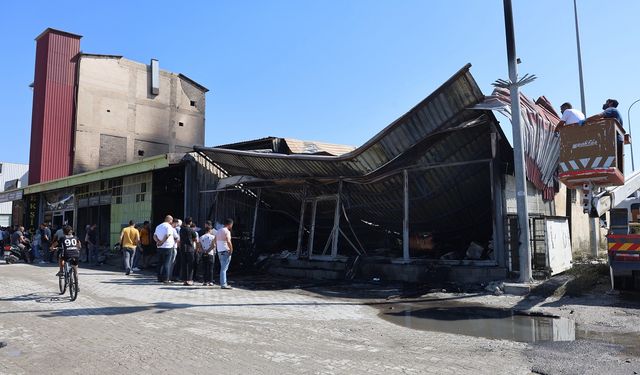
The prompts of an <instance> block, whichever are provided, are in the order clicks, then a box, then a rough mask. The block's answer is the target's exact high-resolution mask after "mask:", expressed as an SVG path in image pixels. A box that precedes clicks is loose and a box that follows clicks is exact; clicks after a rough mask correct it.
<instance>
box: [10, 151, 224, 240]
mask: <svg viewBox="0 0 640 375" xmlns="http://www.w3.org/2000/svg"><path fill="white" fill-rule="evenodd" d="M219 173H220V172H219V171H218V170H217V169H215V167H214V166H213V165H212V164H211V162H210V161H208V160H206V159H205V158H203V157H202V156H200V155H198V154H196V153H193V152H192V153H170V154H162V155H156V156H152V157H148V158H144V159H142V160H137V161H134V162H131V163H126V164H120V165H116V166H110V167H105V168H101V169H99V170H95V171H89V172H84V173H80V174H75V175H73V176H69V177H65V178H61V179H56V180H51V181H47V182H41V183H38V184H32V185H29V186H25V187H22V188H20V189H15V190H13V191H14V192H19V196H20V197H17V198H15V202H14V207H15V208H16V210H17V211H20V212H22V213H23V215H22V216H21V217H20V218H19V223H20V224H22V225H24V226H25V227H26V228H32V227H33V228H36V227H37V226H38V225H39V224H40V223H42V222H48V223H51V224H52V226H53V227H54V228H59V227H60V226H62V225H64V224H68V225H71V226H72V227H73V228H74V229H75V230H76V232H77V233H78V236H80V238H84V235H85V227H86V225H88V224H97V226H98V233H99V236H98V241H99V244H100V245H101V246H104V247H111V246H113V245H114V244H115V243H117V242H118V240H119V235H120V231H121V230H122V228H123V227H125V226H127V225H128V222H129V220H134V221H135V222H136V223H138V224H141V223H142V222H144V221H145V220H149V221H150V222H151V223H153V225H156V224H158V223H161V222H162V221H163V220H164V216H165V215H167V214H171V215H173V216H175V217H176V218H184V217H185V216H186V215H189V216H192V217H193V218H194V220H196V222H197V223H203V222H204V221H205V220H206V219H207V218H208V217H209V213H210V211H211V204H212V199H213V198H214V197H213V196H211V195H203V194H199V191H201V190H210V189H214V188H215V186H216V182H217V180H218V178H219ZM0 199H1V197H0ZM9 204H10V203H9Z"/></svg>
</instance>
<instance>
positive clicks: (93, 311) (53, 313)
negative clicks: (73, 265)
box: [0, 295, 472, 318]
mask: <svg viewBox="0 0 640 375" xmlns="http://www.w3.org/2000/svg"><path fill="white" fill-rule="evenodd" d="M28 296H29V295H25V296H17V297H13V298H17V299H3V300H24V301H29V300H32V301H36V302H38V300H37V299H36V298H31V297H28ZM469 297H472V296H460V297H453V298H423V299H413V300H396V301H371V302H358V301H353V302H349V301H344V302H264V303H217V304H191V303H171V302H156V303H152V304H149V305H144V306H107V307H89V308H71V309H60V310H21V311H0V315H6V314H20V313H40V314H41V315H39V316H40V317H43V318H53V317H60V316H113V315H127V314H134V313H138V312H142V311H150V310H151V311H154V312H155V313H158V314H161V313H165V312H168V311H173V310H182V309H191V308H203V307H205V308H225V307H274V306H276V307H287V306H309V307H314V308H323V307H326V308H331V307H335V306H372V307H379V306H385V305H395V304H406V303H407V302H412V303H419V302H436V301H452V300H458V299H462V298H469ZM20 298H23V299H20ZM44 298H58V297H53V296H50V297H44ZM52 302H53V301H52ZM66 302H68V300H67V301H66Z"/></svg>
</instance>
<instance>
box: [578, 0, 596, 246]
mask: <svg viewBox="0 0 640 375" xmlns="http://www.w3.org/2000/svg"><path fill="white" fill-rule="evenodd" d="M573 16H574V19H575V24H576V48H577V50H578V78H579V80H580V109H581V110H582V113H584V115H585V116H586V115H587V105H586V104H585V99H584V80H583V77H582V51H581V50H580V27H579V26H578V3H577V0H573ZM589 231H590V232H591V236H590V244H589V245H590V247H591V256H593V257H594V258H597V257H598V248H599V247H600V219H599V218H589Z"/></svg>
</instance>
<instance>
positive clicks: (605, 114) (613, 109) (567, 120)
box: [556, 99, 622, 130]
mask: <svg viewBox="0 0 640 375" xmlns="http://www.w3.org/2000/svg"><path fill="white" fill-rule="evenodd" d="M560 112H561V113H562V117H561V118H560V122H558V125H557V126H556V130H560V129H562V128H563V127H565V126H568V125H582V124H584V123H585V122H587V121H591V120H598V119H602V118H615V119H616V120H618V122H619V123H620V126H622V116H621V115H620V111H618V101H617V100H615V99H607V100H606V101H605V103H604V104H603V105H602V112H600V113H598V114H596V115H593V116H591V117H589V118H586V117H585V115H584V113H582V112H580V111H579V110H577V109H575V108H573V106H572V105H571V103H568V102H567V103H563V104H562V105H561V106H560Z"/></svg>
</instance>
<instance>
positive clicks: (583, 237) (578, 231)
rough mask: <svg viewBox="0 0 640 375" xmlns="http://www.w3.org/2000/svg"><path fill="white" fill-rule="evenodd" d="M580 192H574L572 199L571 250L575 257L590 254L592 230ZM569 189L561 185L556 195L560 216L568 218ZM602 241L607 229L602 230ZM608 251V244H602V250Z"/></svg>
mask: <svg viewBox="0 0 640 375" xmlns="http://www.w3.org/2000/svg"><path fill="white" fill-rule="evenodd" d="M580 194H581V192H580V190H577V191H573V192H572V196H571V197H572V199H571V201H572V202H571V250H572V252H573V255H574V257H575V256H576V255H588V254H590V249H589V242H590V233H591V232H590V229H589V215H587V214H585V213H584V212H582V200H581V197H580ZM566 202H567V187H566V186H565V185H564V184H560V192H558V194H556V198H555V204H556V212H557V213H558V216H568V214H567V206H566V204H567V203H566ZM600 233H601V236H600V237H601V239H604V238H605V237H604V236H605V235H606V234H607V231H606V229H600ZM604 249H606V243H603V244H601V250H604Z"/></svg>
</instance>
